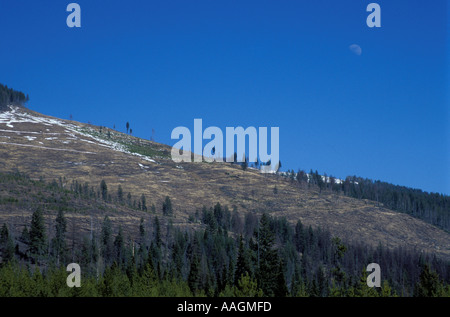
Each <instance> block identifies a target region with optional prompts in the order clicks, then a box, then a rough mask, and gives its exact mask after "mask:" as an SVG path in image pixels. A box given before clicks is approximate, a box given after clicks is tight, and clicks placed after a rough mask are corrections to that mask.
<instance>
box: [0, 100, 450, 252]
mask: <svg viewBox="0 0 450 317" xmlns="http://www.w3.org/2000/svg"><path fill="white" fill-rule="evenodd" d="M15 170H19V171H20V172H23V173H26V174H27V175H29V176H30V177H32V178H36V179H39V178H41V177H42V178H43V179H44V180H47V181H52V180H58V181H59V179H60V178H61V179H62V180H63V181H64V182H65V184H66V186H69V184H70V183H71V182H72V181H73V180H77V181H78V182H80V183H84V182H88V183H89V184H90V185H92V186H98V185H99V184H100V181H101V180H102V179H104V180H105V181H106V183H107V185H108V190H109V192H110V193H115V192H117V188H118V186H119V185H121V186H122V188H123V190H124V191H125V193H128V192H131V194H132V195H133V198H134V199H139V197H140V196H141V195H142V194H144V195H145V196H146V199H147V206H151V205H152V204H154V205H155V206H156V209H157V213H160V212H161V205H162V202H163V200H164V198H165V197H166V196H169V197H170V198H171V200H172V203H173V207H174V211H175V217H174V218H173V222H174V224H175V225H183V226H190V225H192V223H191V222H189V221H188V217H189V215H192V214H193V213H194V212H195V211H196V210H200V209H201V208H202V207H203V206H207V207H211V206H213V205H214V204H216V203H217V202H219V203H221V204H222V205H226V206H228V207H229V208H230V209H233V208H236V209H237V210H238V212H239V213H240V214H241V215H242V217H243V216H244V214H245V213H247V212H255V213H262V212H269V213H270V214H272V215H274V216H285V217H286V218H287V219H288V220H289V221H291V222H292V223H295V222H296V221H297V220H301V221H302V222H303V223H304V224H306V225H312V226H313V227H316V226H321V227H323V228H327V229H329V230H330V231H331V233H332V234H333V235H336V236H339V237H341V238H343V239H346V240H347V241H349V240H353V241H357V242H364V243H369V244H373V245H378V244H379V243H382V244H383V245H386V246H388V247H395V246H400V245H405V246H408V247H415V248H416V249H418V250H425V251H428V252H432V253H435V254H437V255H439V256H441V257H445V258H447V259H450V234H449V233H447V232H444V231H443V230H440V229H438V228H436V227H434V226H432V225H430V224H427V223H425V222H423V221H421V220H418V219H415V218H413V217H411V216H408V215H406V214H401V213H397V212H394V211H391V210H388V209H385V208H383V207H379V206H377V204H376V203H375V202H371V201H365V200H357V199H352V198H349V197H343V196H338V195H336V194H335V193H331V192H322V193H319V191H318V190H316V189H308V188H307V187H306V186H305V187H300V186H299V184H298V183H296V182H292V181H290V180H288V179H286V178H284V177H280V176H277V175H267V174H261V173H259V172H258V171H257V170H254V169H247V170H246V171H243V170H242V169H241V168H240V167H239V166H236V165H231V164H228V163H174V162H173V161H172V160H171V159H170V147H169V146H167V145H163V144H158V143H154V142H151V141H147V140H142V139H138V138H135V137H132V136H129V135H127V134H124V133H120V132H117V131H115V130H112V129H109V128H104V127H103V128H100V127H97V126H92V125H89V124H83V123H79V122H75V121H68V120H62V119H57V118H52V117H48V116H45V115H42V114H39V113H36V112H34V111H31V110H28V109H25V108H19V107H11V108H10V109H9V110H8V111H5V112H2V113H0V171H2V172H10V171H15ZM275 188H276V190H274V189H275ZM20 194H22V193H17V195H19V196H20ZM1 195H2V192H1V191H0V196H1ZM23 195H26V193H23ZM93 208H94V207H93ZM119 209H120V208H119ZM121 210H122V209H121ZM105 212H106V211H105ZM105 212H102V211H98V210H97V212H96V213H95V214H94V215H95V217H96V218H97V220H96V222H97V223H98V222H100V221H101V219H102V218H103V216H104V213H105ZM31 213H32V210H30V209H29V208H25V207H20V208H19V207H17V208H10V207H5V205H0V224H1V223H3V222H8V223H11V224H14V225H15V226H16V227H20V226H23V225H24V224H25V223H27V224H28V223H29V219H30V217H31ZM92 215H93V214H92V213H90V216H92ZM48 216H54V215H52V214H49V215H48ZM67 216H68V217H69V218H71V219H72V220H74V219H75V220H76V221H77V222H78V226H77V230H84V231H88V230H89V226H90V224H91V221H90V220H89V219H88V218H87V216H88V214H86V215H84V214H79V213H78V214H73V215H70V214H69V215H67ZM140 217H145V213H144V212H140V211H130V210H127V209H126V208H124V209H123V211H122V212H120V213H115V214H113V215H111V218H112V219H113V222H114V224H119V223H120V224H122V225H123V226H125V227H127V231H129V232H131V233H133V232H135V231H137V230H138V224H139V219H140ZM15 231H16V232H20V228H16V230H15Z"/></svg>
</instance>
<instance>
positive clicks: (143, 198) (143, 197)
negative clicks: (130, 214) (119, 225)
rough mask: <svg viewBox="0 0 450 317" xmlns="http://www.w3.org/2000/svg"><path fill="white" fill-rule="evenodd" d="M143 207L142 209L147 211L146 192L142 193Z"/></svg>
mask: <svg viewBox="0 0 450 317" xmlns="http://www.w3.org/2000/svg"><path fill="white" fill-rule="evenodd" d="M141 209H142V211H147V204H146V201H145V195H144V194H142V195H141Z"/></svg>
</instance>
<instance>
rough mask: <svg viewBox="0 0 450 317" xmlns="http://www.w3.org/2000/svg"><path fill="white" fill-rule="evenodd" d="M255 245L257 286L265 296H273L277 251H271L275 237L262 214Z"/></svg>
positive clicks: (275, 286) (267, 217)
mask: <svg viewBox="0 0 450 317" xmlns="http://www.w3.org/2000/svg"><path fill="white" fill-rule="evenodd" d="M256 239H257V242H258V245H257V248H258V249H257V253H258V255H257V257H258V258H257V261H258V263H257V268H258V269H257V279H258V286H259V287H260V288H261V289H262V290H263V292H264V295H265V296H269V297H272V296H274V295H275V291H276V288H277V268H278V263H277V251H276V250H274V249H273V245H274V240H275V236H274V233H273V232H272V229H271V228H270V218H269V216H268V215H267V214H265V213H264V214H263V215H262V217H261V219H260V222H259V228H258V230H257V232H256Z"/></svg>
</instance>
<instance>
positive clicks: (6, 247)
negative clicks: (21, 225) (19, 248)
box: [0, 224, 14, 263]
mask: <svg viewBox="0 0 450 317" xmlns="http://www.w3.org/2000/svg"><path fill="white" fill-rule="evenodd" d="M0 251H1V254H2V261H3V262H4V263H8V262H9V261H11V260H12V259H14V242H13V240H12V238H11V235H10V233H9V230H8V226H7V225H6V224H3V226H2V229H1V231H0Z"/></svg>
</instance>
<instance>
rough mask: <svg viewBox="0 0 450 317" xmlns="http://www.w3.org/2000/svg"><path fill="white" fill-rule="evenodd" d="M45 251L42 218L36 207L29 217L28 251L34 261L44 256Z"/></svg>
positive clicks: (40, 209) (39, 208)
mask: <svg viewBox="0 0 450 317" xmlns="http://www.w3.org/2000/svg"><path fill="white" fill-rule="evenodd" d="M46 249H47V236H46V232H45V224H44V216H43V212H42V208H41V207H38V209H37V210H36V211H35V212H34V213H33V215H32V217H31V227H30V248H29V251H30V253H31V256H32V257H33V258H35V260H36V259H38V258H40V257H41V256H42V255H44V254H45V252H46Z"/></svg>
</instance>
